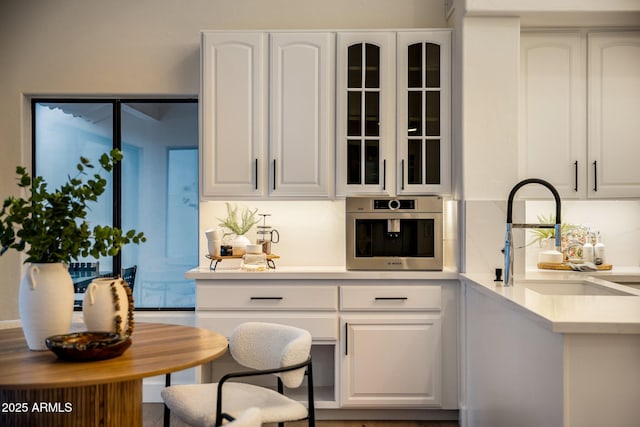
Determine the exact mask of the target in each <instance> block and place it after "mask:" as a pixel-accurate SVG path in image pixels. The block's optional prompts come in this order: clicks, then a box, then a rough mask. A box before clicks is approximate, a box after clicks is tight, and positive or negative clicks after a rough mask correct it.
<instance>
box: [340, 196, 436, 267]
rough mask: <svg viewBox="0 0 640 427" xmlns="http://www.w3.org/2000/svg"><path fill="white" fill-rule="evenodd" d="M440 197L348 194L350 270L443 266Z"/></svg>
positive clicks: (347, 218)
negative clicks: (361, 195)
mask: <svg viewBox="0 0 640 427" xmlns="http://www.w3.org/2000/svg"><path fill="white" fill-rule="evenodd" d="M442 211H443V202H442V198H440V197H437V196H420V197H347V199H346V220H347V223H346V230H347V238H346V243H347V260H346V265H347V269H348V270H442V264H443V257H442V251H443V238H442V228H443V227H442Z"/></svg>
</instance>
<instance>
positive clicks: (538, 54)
mask: <svg viewBox="0 0 640 427" xmlns="http://www.w3.org/2000/svg"><path fill="white" fill-rule="evenodd" d="M585 48H586V44H585V38H584V36H583V35H581V34H580V33H579V32H566V33H523V34H522V36H521V48H520V94H521V96H520V136H519V146H518V171H519V176H518V179H525V178H541V179H544V180H546V181H548V182H550V183H552V184H553V186H554V187H556V189H557V190H558V192H559V193H560V195H561V196H562V198H576V197H579V198H583V197H585V196H586V188H587V182H586V178H587V175H586V170H587V150H586V138H587V130H586V108H587V99H586V93H585V89H584V88H585V85H586V78H587V70H586V63H585V61H584V58H585ZM521 191H522V192H523V194H525V193H526V194H527V195H529V196H534V197H535V196H544V197H548V196H549V191H548V190H547V189H546V188H544V187H542V186H527V187H526V188H523V189H522V190H521Z"/></svg>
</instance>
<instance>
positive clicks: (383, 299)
mask: <svg viewBox="0 0 640 427" xmlns="http://www.w3.org/2000/svg"><path fill="white" fill-rule="evenodd" d="M375 299H376V301H406V300H408V299H409V298H408V297H376V298H375Z"/></svg>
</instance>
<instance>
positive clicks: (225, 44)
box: [200, 32, 267, 198]
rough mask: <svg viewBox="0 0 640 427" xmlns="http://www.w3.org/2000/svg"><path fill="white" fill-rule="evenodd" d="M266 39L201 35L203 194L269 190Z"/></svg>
mask: <svg viewBox="0 0 640 427" xmlns="http://www.w3.org/2000/svg"><path fill="white" fill-rule="evenodd" d="M266 41H267V35H266V34H262V33H224V32H205V33H203V34H202V52H201V53H202V81H201V93H200V108H201V109H200V127H201V129H200V133H201V135H200V158H201V162H200V169H201V170H200V176H201V185H200V188H201V192H202V194H201V195H202V197H203V198H208V197H219V196H237V197H247V196H249V197H256V196H260V195H262V194H264V192H265V189H266V188H267V182H266V181H267V173H266V170H265V160H266V155H267V152H266V148H265V142H266V132H265V126H266V123H265V119H266V108H265V103H266V90H267V87H266V76H267V74H266V64H267V63H266Z"/></svg>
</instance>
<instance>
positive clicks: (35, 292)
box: [18, 263, 73, 350]
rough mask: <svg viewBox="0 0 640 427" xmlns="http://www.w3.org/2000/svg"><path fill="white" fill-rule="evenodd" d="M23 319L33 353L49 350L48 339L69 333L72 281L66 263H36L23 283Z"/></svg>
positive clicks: (20, 300)
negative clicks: (46, 341) (46, 342)
mask: <svg viewBox="0 0 640 427" xmlns="http://www.w3.org/2000/svg"><path fill="white" fill-rule="evenodd" d="M18 300H19V302H18V305H19V310H20V320H21V321H22V328H23V330H24V336H25V338H26V340H27V345H28V346H29V348H30V349H31V350H47V346H46V344H45V342H44V340H45V338H47V337H49V336H51V335H60V334H67V333H69V329H70V328H71V317H72V316H73V282H72V280H71V276H70V275H69V270H67V267H66V265H64V264H63V263H33V264H30V265H29V266H28V268H27V271H26V273H25V275H24V276H23V277H22V281H21V282H20V290H19V296H18Z"/></svg>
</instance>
